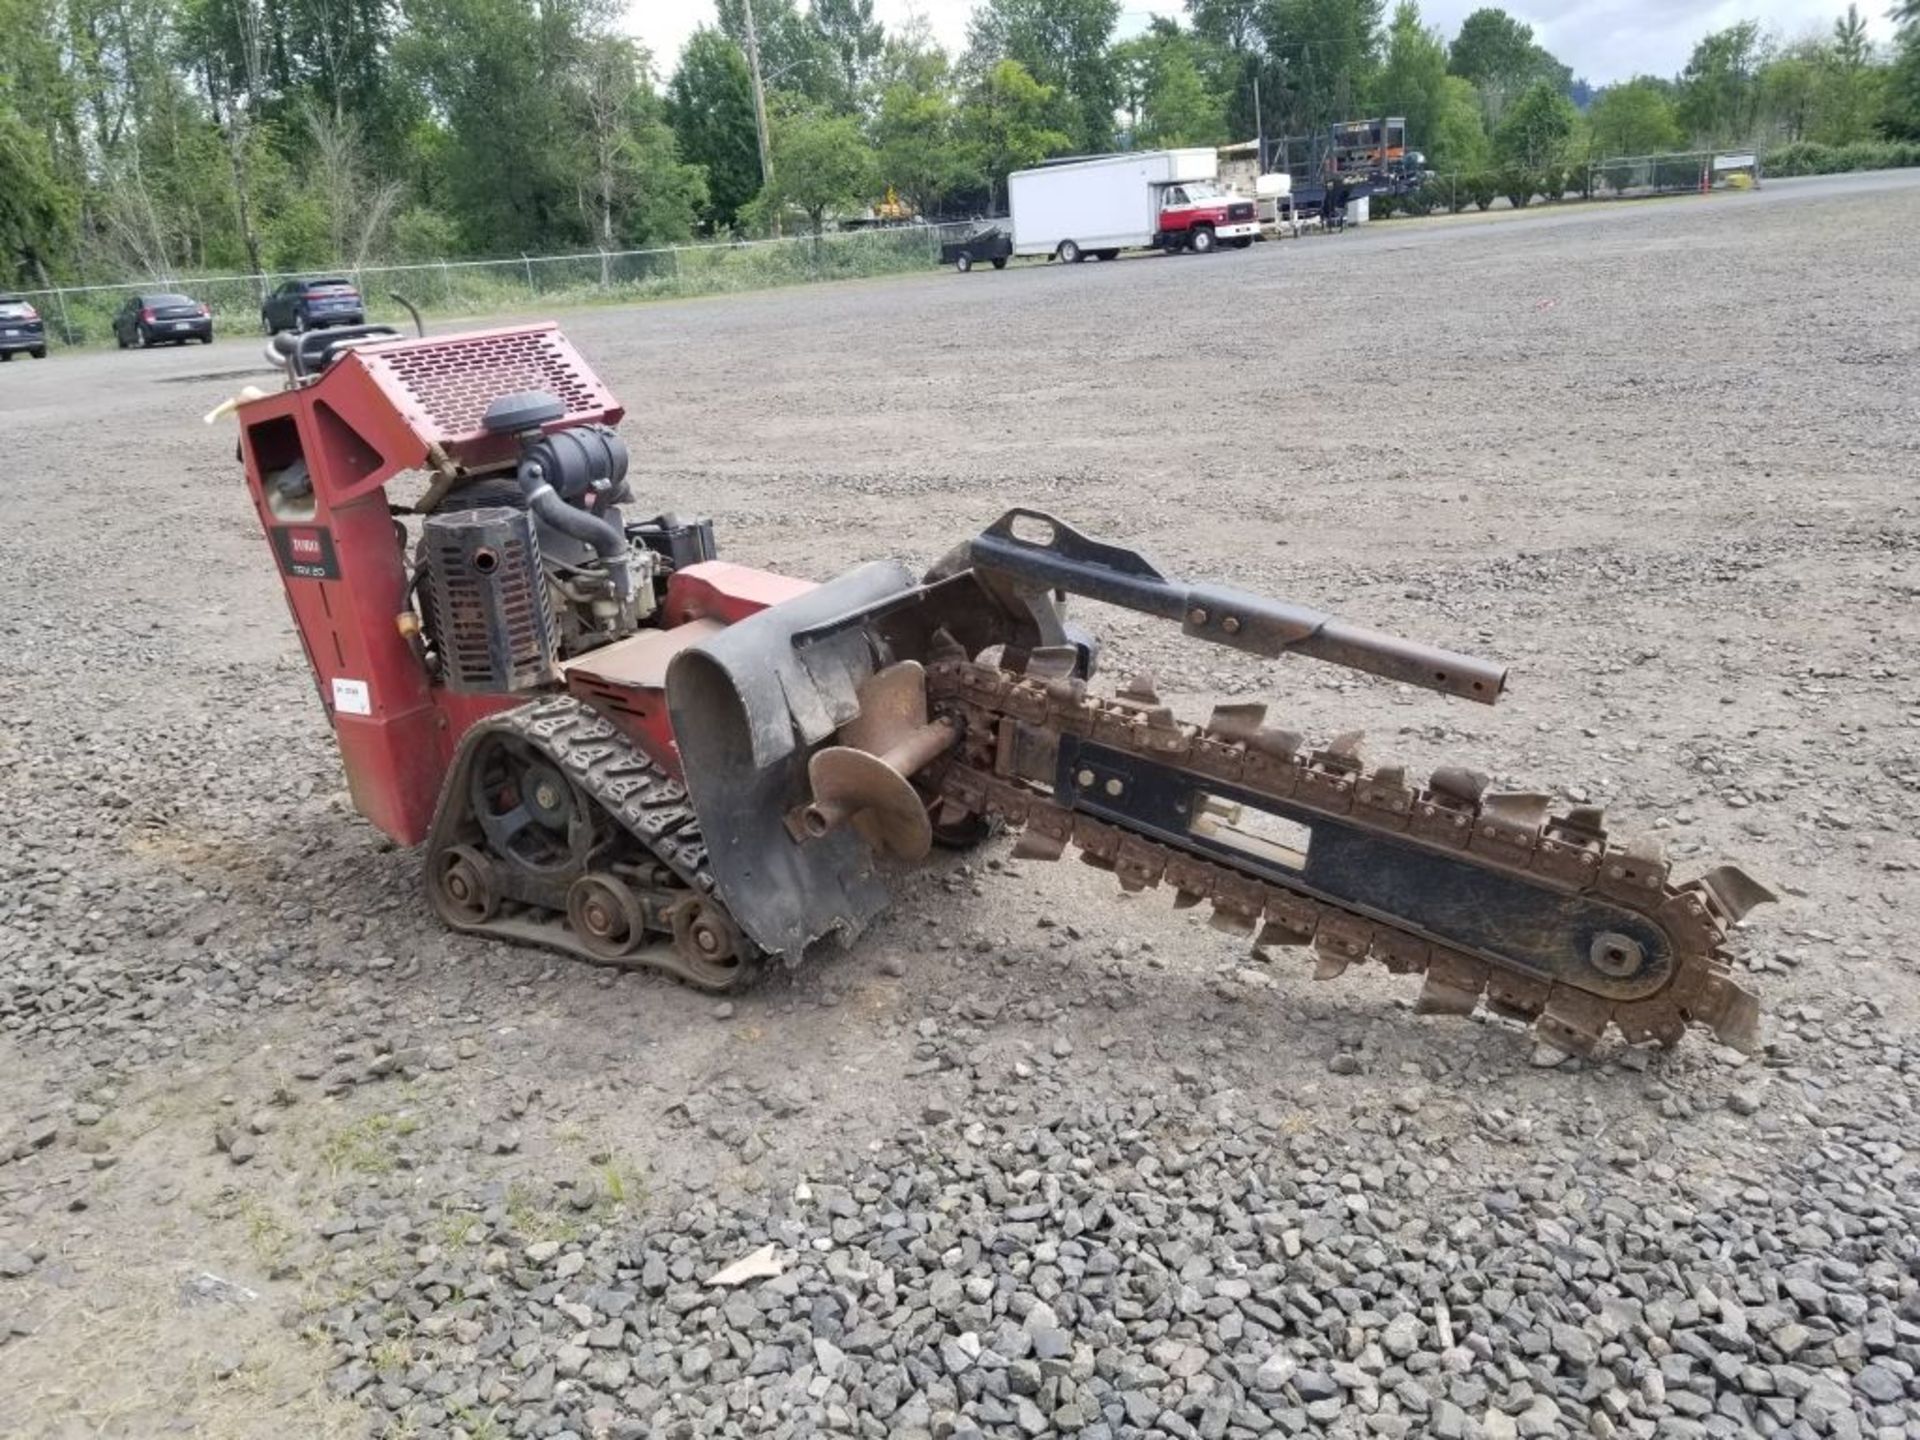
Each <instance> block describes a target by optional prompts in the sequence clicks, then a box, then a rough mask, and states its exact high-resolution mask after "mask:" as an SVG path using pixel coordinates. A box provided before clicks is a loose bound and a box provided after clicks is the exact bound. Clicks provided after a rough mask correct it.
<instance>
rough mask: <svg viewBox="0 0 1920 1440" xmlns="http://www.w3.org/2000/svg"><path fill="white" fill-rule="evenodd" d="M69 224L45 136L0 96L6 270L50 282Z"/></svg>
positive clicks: (0, 226)
mask: <svg viewBox="0 0 1920 1440" xmlns="http://www.w3.org/2000/svg"><path fill="white" fill-rule="evenodd" d="M68 224H69V215H68V197H67V195H66V192H65V191H64V190H63V189H62V188H61V186H60V184H59V183H58V181H57V180H56V179H55V177H54V173H53V164H52V157H51V155H50V154H49V153H48V148H47V144H46V139H45V137H44V136H41V135H38V134H36V133H34V131H33V130H32V128H31V127H29V126H28V124H27V123H26V121H25V120H23V119H22V118H21V117H20V115H19V113H18V112H16V111H15V110H14V109H13V108H12V107H11V106H9V105H7V104H6V102H5V100H4V98H3V97H0V256H3V257H4V259H5V263H6V267H7V270H8V271H12V272H14V273H17V274H18V275H20V276H22V277H23V278H25V279H27V280H30V281H31V282H32V283H33V284H35V285H38V286H42V287H45V286H46V285H48V284H50V283H51V282H50V281H49V279H48V276H47V269H48V266H49V264H50V263H51V262H52V260H53V259H54V257H55V256H56V255H58V254H59V253H60V251H61V250H62V249H63V248H64V246H65V244H66V238H67V228H68ZM0 273H6V272H0Z"/></svg>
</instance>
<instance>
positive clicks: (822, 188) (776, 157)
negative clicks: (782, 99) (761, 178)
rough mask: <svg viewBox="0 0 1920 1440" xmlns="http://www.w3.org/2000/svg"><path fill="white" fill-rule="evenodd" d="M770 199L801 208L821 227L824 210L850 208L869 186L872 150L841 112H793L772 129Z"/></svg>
mask: <svg viewBox="0 0 1920 1440" xmlns="http://www.w3.org/2000/svg"><path fill="white" fill-rule="evenodd" d="M768 188H769V190H770V192H771V193H770V195H769V196H768V199H769V202H770V203H773V204H777V205H791V206H793V207H794V208H796V209H798V210H800V211H802V212H803V213H805V215H806V217H807V220H808V223H809V224H811V225H812V227H813V233H814V234H816V235H818V234H819V233H820V228H821V225H822V224H823V223H824V222H825V219H826V216H827V212H828V211H830V210H833V211H843V210H851V209H853V208H854V207H855V206H856V205H858V204H859V203H860V202H862V201H863V200H865V199H866V197H867V196H868V195H870V194H871V193H872V192H873V189H874V163H873V152H872V150H871V148H870V147H869V146H868V144H867V141H866V137H865V136H863V135H862V134H861V133H860V127H859V126H858V125H856V124H855V123H854V122H853V120H852V119H850V118H849V117H847V116H844V115H831V116H829V115H819V114H811V115H796V116H793V117H792V118H790V119H787V120H784V121H782V122H781V124H780V125H779V127H778V128H776V129H775V131H774V132H773V184H772V185H771V186H770V187H768Z"/></svg>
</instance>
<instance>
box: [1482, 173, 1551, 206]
mask: <svg viewBox="0 0 1920 1440" xmlns="http://www.w3.org/2000/svg"><path fill="white" fill-rule="evenodd" d="M1538 184H1539V176H1538V175H1537V174H1536V173H1535V172H1534V171H1532V170H1529V169H1527V168H1526V167H1525V166H1523V165H1508V166H1507V167H1506V168H1505V169H1503V170H1501V172H1500V174H1499V176H1498V177H1497V178H1496V179H1495V180H1494V182H1493V185H1494V191H1495V193H1496V194H1500V195H1504V196H1506V197H1507V203H1508V204H1509V205H1511V206H1512V207H1513V208H1514V209H1516V210H1524V209H1526V208H1527V204H1528V202H1529V201H1531V200H1532V199H1533V192H1534V189H1535V187H1536V186H1537V185H1538ZM1480 208H1481V209H1482V210H1484V209H1486V208H1487V207H1486V206H1484V205H1482V206H1481V207H1480Z"/></svg>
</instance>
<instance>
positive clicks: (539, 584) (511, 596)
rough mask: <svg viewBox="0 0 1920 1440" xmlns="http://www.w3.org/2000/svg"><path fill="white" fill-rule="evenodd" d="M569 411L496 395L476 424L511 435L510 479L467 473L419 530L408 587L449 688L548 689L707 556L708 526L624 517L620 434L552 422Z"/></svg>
mask: <svg viewBox="0 0 1920 1440" xmlns="http://www.w3.org/2000/svg"><path fill="white" fill-rule="evenodd" d="M564 414H565V410H564V407H563V406H562V405H561V403H560V401H559V400H557V399H555V398H554V397H553V396H551V395H549V394H546V393H545V392H543V391H526V392H521V393H517V394H512V395H503V396H501V397H500V398H499V399H498V400H496V401H494V402H493V404H492V405H490V406H489V407H488V409H487V412H486V416H485V419H484V421H483V424H484V426H485V428H486V430H487V433H489V434H491V435H498V436H508V435H510V436H512V437H514V439H515V440H516V441H517V443H518V447H519V456H518V459H517V461H516V462H515V463H514V464H513V467H512V471H511V474H509V473H507V471H506V470H505V469H504V468H502V469H501V470H499V471H497V472H493V473H487V474H482V475H479V476H475V477H470V478H469V479H468V480H467V482H466V483H465V484H462V485H460V486H458V487H457V488H455V489H454V490H452V491H451V492H450V493H449V494H447V495H446V496H445V498H443V499H442V500H441V501H440V502H439V504H438V505H437V506H436V507H435V508H434V510H433V513H431V514H430V515H428V516H427V518H426V519H425V521H424V522H423V524H422V526H421V538H420V544H419V546H418V548H417V550H416V552H415V562H414V563H415V573H414V589H415V593H416V596H417V598H418V604H419V608H420V617H421V622H422V629H423V631H424V633H425V637H426V642H427V650H428V657H429V660H430V661H431V663H433V664H434V665H435V667H436V668H437V669H438V670H439V672H440V674H441V675H442V676H443V678H444V679H445V680H446V683H447V684H448V686H449V687H450V688H452V689H455V690H459V691H464V692H468V693H476V692H479V693H485V692H511V691H519V690H528V689H534V688H537V687H539V686H541V685H543V684H547V683H549V682H551V681H552V680H553V679H554V678H555V674H556V669H557V666H558V664H559V662H560V661H562V660H568V659H572V658H574V657H575V656H578V655H582V654H585V653H586V652H588V651H590V650H593V649H596V648H598V647H599V646H602V645H606V644H608V643H610V642H612V641H615V640H618V639H621V638H622V637H624V636H627V635H630V634H632V633H633V632H634V631H635V630H636V629H638V628H639V627H640V626H641V625H643V624H645V623H647V622H648V621H649V620H650V619H651V618H652V617H653V616H654V615H655V613H656V612H657V610H658V609H659V606H660V602H661V599H662V597H663V596H664V593H665V589H666V581H667V577H668V576H669V575H670V574H671V573H672V572H673V571H674V570H676V569H679V568H680V567H682V566H686V565H692V564H696V563H698V562H700V561H702V560H711V559H713V558H714V553H715V551H714V544H713V526H712V523H711V522H710V521H707V520H704V519H702V520H695V521H691V522H686V521H682V520H680V519H679V518H678V517H677V516H673V515H660V516H656V517H654V518H653V519H651V520H646V521H641V522H638V523H629V522H628V521H627V520H626V518H625V517H624V515H623V514H622V512H621V507H622V506H623V505H625V504H628V503H630V502H631V501H632V499H633V493H632V491H631V489H630V488H629V487H628V485H627V447H626V442H625V441H623V440H622V439H621V438H620V437H619V435H618V434H616V433H615V432H614V431H613V430H612V429H611V428H610V427H608V426H605V425H574V426H569V427H567V428H564V429H559V430H551V431H550V430H548V429H547V428H546V427H548V426H550V425H552V424H553V423H554V422H556V421H558V420H559V419H561V418H562V416H563V415H564Z"/></svg>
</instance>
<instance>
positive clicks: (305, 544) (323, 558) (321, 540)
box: [273, 525, 340, 580]
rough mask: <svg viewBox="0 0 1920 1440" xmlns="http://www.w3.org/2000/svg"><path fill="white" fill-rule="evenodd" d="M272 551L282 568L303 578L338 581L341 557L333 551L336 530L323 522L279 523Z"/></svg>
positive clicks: (275, 531) (275, 527) (274, 532)
mask: <svg viewBox="0 0 1920 1440" xmlns="http://www.w3.org/2000/svg"><path fill="white" fill-rule="evenodd" d="M273 550H274V553H275V554H276V555H278V556H279V557H280V568H281V569H282V570H284V571H286V572H287V574H289V575H295V576H298V577H299V578H300V579H302V580H338V579H339V578H340V557H339V556H338V555H336V554H335V553H334V550H333V532H332V531H330V530H328V529H326V528H325V527H324V526H320V525H276V526H274V527H273Z"/></svg>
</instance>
